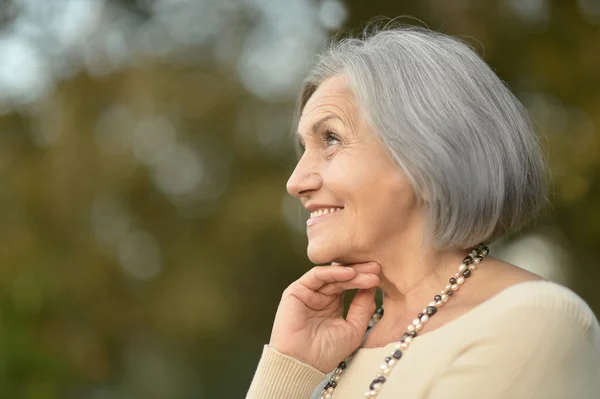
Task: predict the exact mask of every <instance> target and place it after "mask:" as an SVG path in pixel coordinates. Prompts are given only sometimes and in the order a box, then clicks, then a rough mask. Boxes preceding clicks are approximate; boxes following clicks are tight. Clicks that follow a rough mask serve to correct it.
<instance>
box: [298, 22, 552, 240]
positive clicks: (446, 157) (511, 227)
mask: <svg viewBox="0 0 600 399" xmlns="http://www.w3.org/2000/svg"><path fill="white" fill-rule="evenodd" d="M341 74H343V75H345V76H347V78H348V82H349V85H350V89H351V91H352V92H353V94H354V95H355V97H356V100H357V103H358V107H359V109H360V110H361V113H362V116H363V117H364V118H365V120H366V121H367V123H368V124H369V125H370V126H371V127H372V128H373V129H374V131H375V132H376V133H377V134H378V136H379V138H380V140H381V142H382V143H383V144H384V146H385V147H386V148H387V150H388V151H389V153H390V155H391V156H392V158H393V159H394V160H395V161H396V162H397V164H398V165H399V167H400V168H402V170H403V171H404V172H405V173H406V174H407V176H408V178H409V179H410V181H411V183H412V185H413V187H414V190H415V193H416V195H417V197H418V198H419V200H420V202H421V205H424V206H426V207H427V209H428V220H427V223H428V230H427V233H428V234H427V236H426V237H425V239H427V240H430V242H432V244H433V246H434V248H436V249H438V250H442V249H449V248H461V249H462V248H469V247H472V246H475V245H477V244H479V243H482V242H490V241H493V240H494V239H496V238H498V237H500V236H502V235H504V234H507V233H509V232H512V231H515V230H517V229H519V228H521V227H522V226H523V225H524V224H526V223H527V222H528V221H529V220H531V219H532V218H533V217H534V216H535V215H537V214H538V213H539V211H540V210H541V208H542V207H543V205H544V203H545V202H547V198H546V183H547V180H548V179H547V168H546V160H545V157H544V155H543V153H542V151H541V149H540V145H539V142H538V139H537V137H536V135H535V134H534V133H533V129H532V124H531V122H530V120H529V117H528V115H527V112H526V110H525V108H524V107H523V106H522V105H521V103H520V102H519V100H517V98H516V97H515V96H514V95H513V94H512V93H511V92H510V90H509V89H508V88H507V86H506V85H505V84H504V83H503V82H502V81H501V80H500V79H499V78H498V76H496V74H495V73H494V72H493V71H492V70H491V69H490V67H489V66H488V65H487V64H486V63H485V62H484V61H483V60H482V58H481V57H479V55H478V54H477V53H476V52H475V51H474V50H473V49H472V47H471V46H469V45H468V44H466V43H465V42H463V41H462V40H459V39H457V38H454V37H451V36H448V35H445V34H442V33H439V32H433V31H430V30H426V29H422V28H417V27H401V28H397V27H396V28H393V29H385V30H379V31H371V32H367V31H365V33H364V34H363V36H362V37H360V38H352V37H351V38H345V39H341V40H334V41H332V42H331V43H330V44H329V45H328V46H327V48H326V49H325V51H323V52H322V53H321V54H320V55H319V56H318V57H317V60H316V63H315V65H314V67H313V69H312V70H311V71H310V73H309V74H308V76H307V78H306V79H305V81H304V83H303V86H302V90H301V93H300V97H299V100H298V106H297V110H296V112H297V116H296V122H297V121H298V118H299V115H300V113H301V111H302V109H303V108H304V106H305V105H306V103H307V101H308V99H309V98H310V97H311V96H312V94H313V93H314V92H315V91H316V89H317V88H318V87H319V85H320V84H321V83H323V82H324V81H325V80H327V79H328V78H330V77H333V76H336V75H341Z"/></svg>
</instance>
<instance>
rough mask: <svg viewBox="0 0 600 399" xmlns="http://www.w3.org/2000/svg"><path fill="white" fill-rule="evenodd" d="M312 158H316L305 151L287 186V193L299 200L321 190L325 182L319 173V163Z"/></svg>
mask: <svg viewBox="0 0 600 399" xmlns="http://www.w3.org/2000/svg"><path fill="white" fill-rule="evenodd" d="M311 158H314V157H311V155H310V153H309V152H308V151H305V152H304V154H303V155H302V158H300V160H299V161H298V164H296V168H295V169H294V171H293V172H292V175H291V176H290V178H289V179H288V181H287V184H286V188H287V192H288V193H290V195H293V196H294V197H297V198H302V197H307V196H309V195H310V194H311V193H313V192H315V191H317V190H318V189H319V188H321V185H322V183H323V181H322V179H321V175H320V174H319V173H318V167H317V166H318V162H317V160H316V159H311Z"/></svg>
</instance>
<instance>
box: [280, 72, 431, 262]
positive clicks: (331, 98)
mask: <svg viewBox="0 0 600 399" xmlns="http://www.w3.org/2000/svg"><path fill="white" fill-rule="evenodd" d="M298 134H299V140H300V141H301V143H302V145H303V146H304V148H305V150H304V153H303V155H302V158H301V159H300V161H299V162H298V164H297V165H296V169H295V170H294V172H293V173H292V175H291V176H290V179H289V181H288V183H287V190H288V192H289V193H290V194H291V195H293V196H295V197H298V198H299V199H300V200H301V201H302V203H303V205H304V206H305V207H306V208H307V210H308V211H309V212H318V211H319V210H323V209H327V210H328V212H329V213H323V214H321V215H319V214H318V213H317V214H315V213H311V217H310V218H309V219H308V221H307V235H308V257H309V259H310V260H311V261H312V262H313V263H316V264H322V263H329V262H339V263H352V262H359V261H370V260H373V259H376V252H377V251H380V250H384V248H386V247H390V246H391V248H398V244H400V247H401V244H402V242H403V238H408V237H406V233H407V232H408V231H410V230H409V229H410V226H413V225H414V224H415V223H419V222H420V221H421V220H422V217H421V215H420V212H419V210H418V204H417V200H416V196H415V194H414V191H413V189H412V186H411V184H410V182H409V180H408V178H407V177H406V175H405V174H404V173H403V172H402V171H401V169H400V168H399V167H398V166H396V164H395V163H394V162H393V161H392V159H391V157H390V156H389V155H388V153H387V152H386V151H385V149H384V147H383V145H382V144H381V142H380V141H379V140H378V138H377V136H376V135H375V134H374V132H373V131H372V129H371V128H370V127H369V126H368V125H367V124H366V122H365V120H364V119H363V118H362V116H361V114H360V111H359V109H358V108H357V105H356V102H355V99H354V96H353V94H352V93H351V91H350V89H349V87H348V85H347V83H346V79H345V77H344V76H343V75H340V76H336V77H333V78H330V79H328V80H327V81H325V82H323V83H322V84H321V85H320V86H319V87H318V89H317V90H316V91H315V93H314V94H313V95H312V96H311V98H310V99H309V100H308V102H307V103H306V106H305V107H304V109H303V111H302V115H301V117H300V121H299V124H298ZM332 208H334V212H331V209H332ZM415 227H416V226H415Z"/></svg>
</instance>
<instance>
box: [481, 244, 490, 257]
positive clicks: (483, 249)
mask: <svg viewBox="0 0 600 399" xmlns="http://www.w3.org/2000/svg"><path fill="white" fill-rule="evenodd" d="M481 253H482V254H483V256H486V255H487V254H489V253H490V249H489V248H488V247H486V246H485V245H482V246H481Z"/></svg>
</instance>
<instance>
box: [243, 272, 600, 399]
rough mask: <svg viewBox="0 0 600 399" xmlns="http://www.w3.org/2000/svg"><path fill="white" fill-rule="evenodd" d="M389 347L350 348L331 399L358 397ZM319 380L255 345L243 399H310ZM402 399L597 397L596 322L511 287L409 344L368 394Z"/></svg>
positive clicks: (540, 292) (539, 285)
mask: <svg viewBox="0 0 600 399" xmlns="http://www.w3.org/2000/svg"><path fill="white" fill-rule="evenodd" d="M394 345H395V343H391V344H389V345H387V346H385V347H383V348H360V349H358V350H357V351H356V353H355V354H354V357H353V359H352V360H351V362H350V364H349V365H348V367H347V368H346V370H345V371H344V373H343V375H342V378H341V380H340V382H339V383H338V386H337V388H336V390H335V393H334V395H333V398H334V399H335V398H344V399H359V398H364V394H365V392H366V391H367V390H368V387H369V384H370V382H371V381H372V380H373V378H374V377H375V374H376V372H377V371H378V370H379V366H380V365H381V364H382V363H383V359H384V358H385V357H386V356H389V354H390V353H391V352H392V347H393V346H394ZM325 377H326V375H325V374H323V373H322V372H320V371H319V370H317V369H315V368H313V367H311V366H309V365H306V364H304V363H301V362H300V361H298V360H296V359H293V358H291V357H288V356H285V355H283V354H281V353H279V352H277V351H275V350H274V349H272V348H269V347H268V346H265V347H264V351H263V354H262V357H261V359H260V362H259V364H258V368H257V370H256V373H255V376H254V379H253V381H252V384H251V386H250V390H249V391H248V395H247V396H246V399H309V398H311V395H313V396H312V397H313V398H318V394H317V391H318V392H320V389H321V388H322V386H323V385H324V382H325V380H324V379H325ZM313 392H314V394H313ZM408 398H411V399H412V398H430V399H447V398H485V399H500V398H516V399H520V398H527V399H537V398H540V399H541V398H544V399H552V398H557V399H558V398H561V399H562V398H565V399H566V398H569V399H571V398H573V399H574V398H577V399H588V398H589V399H592V398H594V399H600V326H599V325H598V320H597V319H596V318H595V317H594V314H593V313H592V311H591V310H590V308H589V307H588V306H587V305H586V303H585V302H583V300H581V299H580V298H579V297H578V296H577V295H576V294H574V293H573V292H572V291H570V290H569V289H567V288H565V287H562V286H560V285H557V284H554V283H550V282H546V281H535V282H525V283H520V284H517V285H514V286H512V287H510V288H507V289H505V290H504V291H502V292H501V293H500V294H498V295H496V296H495V297H493V298H491V299H489V300H488V301H486V302H484V303H483V304H481V305H479V306H477V307H476V308H474V309H472V310H471V311H469V312H467V313H466V314H464V315H462V316H460V317H459V318H457V319H455V320H454V321H452V322H450V323H448V324H446V325H444V326H442V327H440V328H438V329H436V330H433V331H431V332H428V333H426V334H423V335H422V336H418V337H416V338H415V339H414V340H413V342H412V343H411V346H410V348H409V349H408V350H407V351H406V352H405V354H404V356H403V357H402V359H401V360H400V361H399V362H398V364H397V365H396V366H395V367H394V370H393V371H392V374H391V375H390V377H389V379H388V381H387V382H386V383H385V384H384V386H383V388H382V390H381V392H380V394H379V396H378V399H408Z"/></svg>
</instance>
